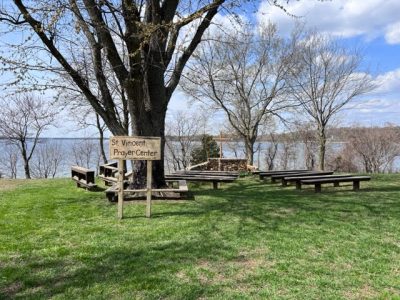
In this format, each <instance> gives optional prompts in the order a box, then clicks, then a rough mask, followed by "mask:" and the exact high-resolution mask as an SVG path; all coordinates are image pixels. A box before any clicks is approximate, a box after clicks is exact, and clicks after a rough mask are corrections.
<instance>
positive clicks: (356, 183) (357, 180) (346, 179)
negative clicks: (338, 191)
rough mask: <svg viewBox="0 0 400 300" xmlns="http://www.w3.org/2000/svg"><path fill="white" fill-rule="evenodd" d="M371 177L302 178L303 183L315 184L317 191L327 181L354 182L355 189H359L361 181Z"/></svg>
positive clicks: (317, 191)
mask: <svg viewBox="0 0 400 300" xmlns="http://www.w3.org/2000/svg"><path fill="white" fill-rule="evenodd" d="M369 180H371V177H369V176H351V177H344V178H321V179H306V180H301V184H311V185H314V186H315V192H316V193H320V192H321V185H322V184H326V183H337V184H339V183H341V182H352V183H353V190H354V191H358V190H359V189H360V181H369Z"/></svg>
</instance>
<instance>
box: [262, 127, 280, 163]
mask: <svg viewBox="0 0 400 300" xmlns="http://www.w3.org/2000/svg"><path fill="white" fill-rule="evenodd" d="M278 149H279V142H278V140H277V137H276V134H274V133H270V134H269V139H268V145H267V150H266V153H265V163H266V165H267V170H273V169H274V168H275V161H276V158H277V154H278Z"/></svg>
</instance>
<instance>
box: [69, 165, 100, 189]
mask: <svg viewBox="0 0 400 300" xmlns="http://www.w3.org/2000/svg"><path fill="white" fill-rule="evenodd" d="M71 178H72V180H74V181H75V182H76V186H77V187H84V188H86V189H87V190H90V189H92V188H95V187H97V185H96V184H95V181H94V171H92V170H89V169H86V168H83V167H79V166H72V167H71Z"/></svg>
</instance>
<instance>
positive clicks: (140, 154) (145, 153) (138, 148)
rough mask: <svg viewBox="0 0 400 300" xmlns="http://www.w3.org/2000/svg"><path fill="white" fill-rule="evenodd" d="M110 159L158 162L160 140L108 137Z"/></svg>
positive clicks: (156, 138) (136, 137) (154, 138)
mask: <svg viewBox="0 0 400 300" xmlns="http://www.w3.org/2000/svg"><path fill="white" fill-rule="evenodd" d="M110 157H111V159H125V160H160V159H161V138H159V137H143V136H113V137H110Z"/></svg>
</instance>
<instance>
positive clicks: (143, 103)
mask: <svg viewBox="0 0 400 300" xmlns="http://www.w3.org/2000/svg"><path fill="white" fill-rule="evenodd" d="M153 55H154V54H153ZM155 61H157V59H155ZM143 72H144V76H140V77H139V76H136V79H135V80H134V81H133V84H132V85H131V86H130V88H128V89H127V90H126V91H127V94H128V97H129V98H130V101H129V104H130V105H129V111H130V115H131V119H132V134H133V135H136V136H150V137H160V138H161V160H156V161H154V162H153V185H154V187H163V186H165V185H166V184H165V178H164V149H165V117H166V112H167V105H168V99H167V96H166V89H165V84H164V73H163V70H162V66H156V65H150V66H148V69H147V70H144V71H143ZM143 78H144V79H145V80H143ZM132 99H134V100H132ZM138 103H139V104H138ZM134 165H135V166H134V170H133V171H134V183H133V185H134V187H135V188H142V187H144V186H145V183H146V164H145V163H144V162H136V163H135V164H134Z"/></svg>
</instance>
